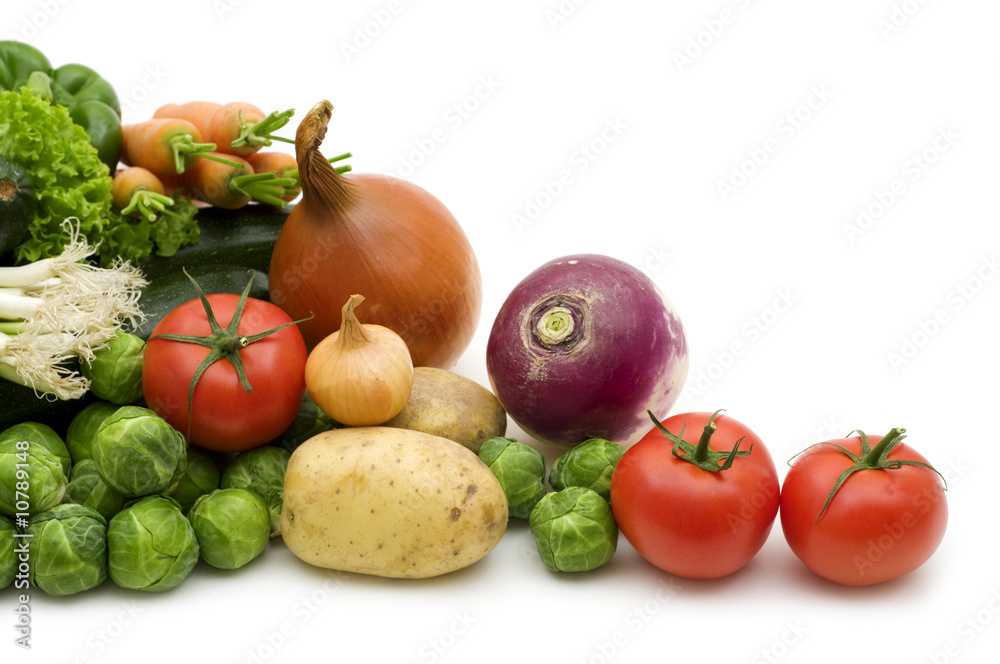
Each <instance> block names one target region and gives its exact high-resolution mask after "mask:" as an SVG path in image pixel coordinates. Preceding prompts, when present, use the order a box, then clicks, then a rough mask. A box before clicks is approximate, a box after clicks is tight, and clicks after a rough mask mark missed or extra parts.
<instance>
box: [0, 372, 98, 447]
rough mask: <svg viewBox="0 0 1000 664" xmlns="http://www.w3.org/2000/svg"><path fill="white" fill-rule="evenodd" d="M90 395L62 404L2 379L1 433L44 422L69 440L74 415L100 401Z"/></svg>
mask: <svg viewBox="0 0 1000 664" xmlns="http://www.w3.org/2000/svg"><path fill="white" fill-rule="evenodd" d="M96 400H97V397H95V396H94V395H92V394H91V393H90V392H88V393H87V394H85V395H84V396H83V397H82V398H80V399H74V400H73V401H59V400H52V401H50V400H49V399H46V398H45V397H41V398H39V397H37V396H35V391H34V390H33V389H31V388H30V387H25V386H23V385H18V384H17V383H12V382H10V381H9V380H4V379H2V378H0V403H2V404H3V406H0V431H4V430H6V429H7V428H8V427H12V426H14V425H15V424H20V423H21V422H41V423H42V424H47V425H49V426H50V427H52V428H53V429H55V430H56V433H58V434H59V435H60V436H63V438H65V436H66V428H67V427H68V426H69V422H70V420H72V419H73V416H74V415H76V414H77V413H78V412H80V409H81V408H83V407H84V406H86V405H87V404H89V403H91V402H93V401H96Z"/></svg>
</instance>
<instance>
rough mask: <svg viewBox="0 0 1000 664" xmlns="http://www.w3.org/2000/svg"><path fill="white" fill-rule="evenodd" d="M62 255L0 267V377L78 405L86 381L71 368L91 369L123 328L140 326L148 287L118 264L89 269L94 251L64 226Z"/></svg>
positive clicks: (72, 226) (74, 228) (73, 222)
mask: <svg viewBox="0 0 1000 664" xmlns="http://www.w3.org/2000/svg"><path fill="white" fill-rule="evenodd" d="M62 226H63V229H64V230H65V231H66V233H67V234H68V236H69V241H68V243H67V244H66V245H65V248H64V249H63V251H62V253H61V254H59V255H58V256H55V257H52V258H45V259H42V260H39V261H36V262H34V263H30V264H27V265H19V266H16V267H0V378H4V379H6V380H10V381H12V382H15V383H19V384H21V385H26V386H28V387H31V388H33V389H34V390H35V392H36V394H38V395H39V396H40V397H45V398H49V399H77V398H79V397H81V396H83V395H84V394H85V393H86V391H87V389H88V388H89V381H88V380H87V379H86V378H85V377H83V376H82V375H81V374H80V373H79V372H78V371H76V370H75V369H74V368H73V366H72V362H73V361H74V360H76V361H83V362H88V363H89V362H90V361H91V360H92V359H93V357H94V351H95V350H98V349H100V348H103V347H104V346H106V345H107V344H108V342H109V341H110V340H111V339H112V338H114V336H115V333H116V332H117V330H118V329H119V328H120V327H121V326H123V325H129V326H134V325H136V324H137V323H138V322H140V321H141V319H142V312H141V311H140V309H139V305H138V300H139V295H140V291H141V288H142V287H143V286H145V285H146V281H145V279H143V277H142V274H141V273H140V272H139V270H138V269H137V268H135V267H133V266H132V265H131V264H129V263H127V262H123V261H121V260H117V261H115V262H113V263H112V264H111V265H110V266H109V267H98V266H95V265H93V264H91V263H88V262H87V261H86V259H87V258H88V257H89V256H92V255H93V254H94V253H95V251H96V249H97V248H96V247H94V246H91V245H90V244H89V243H88V242H87V238H86V237H85V236H84V235H83V234H82V233H81V232H80V226H79V221H78V220H77V219H75V218H70V219H66V220H65V221H64V222H63V224H62Z"/></svg>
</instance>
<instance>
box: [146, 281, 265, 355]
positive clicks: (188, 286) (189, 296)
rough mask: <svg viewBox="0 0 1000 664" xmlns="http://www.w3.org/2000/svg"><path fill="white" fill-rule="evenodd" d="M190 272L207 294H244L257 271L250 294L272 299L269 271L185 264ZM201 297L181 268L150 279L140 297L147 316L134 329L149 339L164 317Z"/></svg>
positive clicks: (259, 298) (255, 296)
mask: <svg viewBox="0 0 1000 664" xmlns="http://www.w3.org/2000/svg"><path fill="white" fill-rule="evenodd" d="M185 269H186V270H187V273H188V274H189V275H191V276H192V277H193V278H194V280H195V281H197V282H198V286H199V287H200V288H201V290H202V292H203V293H205V294H206V295H208V294H210V293H236V294H240V293H242V292H243V289H244V288H246V286H247V282H248V281H250V279H251V274H252V275H253V277H252V278H253V285H252V286H251V287H250V297H254V298H257V299H258V300H265V301H267V300H268V296H267V273H266V272H257V271H256V270H251V269H248V268H246V267H243V266H241V265H225V264H220V265H196V266H195V267H191V268H188V267H185ZM197 297H198V291H197V290H195V287H194V285H193V284H192V283H191V280H190V279H188V278H187V276H185V274H184V273H183V272H181V271H180V270H179V269H178V270H177V271H176V272H172V273H170V274H165V275H163V276H162V277H160V278H159V279H156V280H155V281H152V282H150V284H149V285H148V286H146V288H144V289H143V291H142V295H141V296H140V297H139V308H140V309H142V313H143V314H145V316H146V318H145V320H144V321H143V322H142V324H140V325H139V326H138V327H136V329H135V330H132V333H133V334H135V335H136V336H138V337H141V338H142V339H148V338H149V335H150V334H151V333H152V331H153V328H154V327H156V325H157V323H159V322H160V321H161V320H163V317H164V316H166V315H167V314H168V313H170V312H171V311H173V310H174V308H175V307H178V306H180V305H182V304H184V303H185V302H187V301H189V300H194V299H196V298H197Z"/></svg>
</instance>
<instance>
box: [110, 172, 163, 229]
mask: <svg viewBox="0 0 1000 664" xmlns="http://www.w3.org/2000/svg"><path fill="white" fill-rule="evenodd" d="M111 204H112V205H113V206H114V207H115V209H117V210H119V211H120V212H121V214H122V215H134V216H142V217H145V218H146V219H148V220H149V221H156V218H157V216H158V215H159V214H160V213H166V214H170V213H169V212H168V211H167V209H166V208H167V206H169V205H173V204H174V199H172V198H170V197H169V196H167V195H165V189H164V188H163V182H161V181H160V178H158V177H156V175H154V174H153V173H151V172H150V171H148V170H146V169H145V168H142V167H141V166H130V167H129V168H126V169H124V170H121V171H118V172H117V173H116V174H115V177H114V179H113V180H112V181H111Z"/></svg>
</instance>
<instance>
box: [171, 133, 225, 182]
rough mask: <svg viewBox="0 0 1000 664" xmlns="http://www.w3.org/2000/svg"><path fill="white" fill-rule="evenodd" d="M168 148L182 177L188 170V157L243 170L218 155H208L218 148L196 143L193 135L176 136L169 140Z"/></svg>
mask: <svg viewBox="0 0 1000 664" xmlns="http://www.w3.org/2000/svg"><path fill="white" fill-rule="evenodd" d="M167 147H168V148H169V149H170V151H171V152H172V153H173V155H174V169H175V170H176V171H177V174H178V175H180V174H181V173H183V172H184V171H185V169H186V168H187V159H188V157H200V158H203V159H211V160H212V161H217V162H219V163H220V164H226V165H227V166H231V167H233V168H243V164H239V163H237V162H235V161H230V160H229V159H225V158H223V157H220V156H218V155H214V154H207V153H209V152H213V151H214V150H215V148H216V145H215V143H196V142H195V140H194V137H193V136H192V135H191V134H176V135H174V136H172V137H170V138H169V139H168V140H167Z"/></svg>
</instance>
